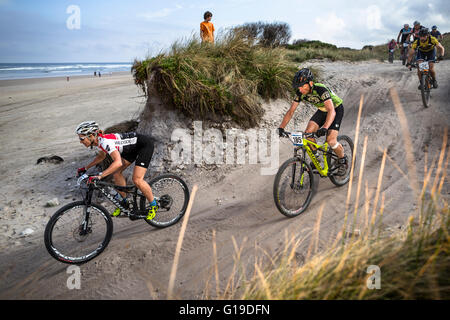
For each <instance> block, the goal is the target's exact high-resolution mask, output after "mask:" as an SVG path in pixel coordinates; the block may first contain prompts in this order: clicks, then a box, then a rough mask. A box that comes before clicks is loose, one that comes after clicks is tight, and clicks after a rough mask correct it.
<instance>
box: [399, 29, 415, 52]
mask: <svg viewBox="0 0 450 320" xmlns="http://www.w3.org/2000/svg"><path fill="white" fill-rule="evenodd" d="M411 36H412V28H410V27H409V24H407V23H405V24H404V25H403V28H402V29H401V30H400V32H399V33H398V36H397V43H400V54H401V55H403V53H404V51H405V47H404V46H403V44H404V43H408V44H409V43H411ZM400 37H401V39H400Z"/></svg>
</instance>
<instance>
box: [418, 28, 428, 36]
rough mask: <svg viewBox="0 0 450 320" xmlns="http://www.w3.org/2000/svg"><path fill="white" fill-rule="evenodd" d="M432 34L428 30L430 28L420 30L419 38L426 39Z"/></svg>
mask: <svg viewBox="0 0 450 320" xmlns="http://www.w3.org/2000/svg"><path fill="white" fill-rule="evenodd" d="M429 34H430V30H428V28H423V29H420V31H419V37H425V36H428V35H429Z"/></svg>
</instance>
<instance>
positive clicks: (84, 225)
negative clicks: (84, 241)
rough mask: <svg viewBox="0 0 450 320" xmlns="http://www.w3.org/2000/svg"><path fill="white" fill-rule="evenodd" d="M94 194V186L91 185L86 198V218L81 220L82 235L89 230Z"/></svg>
mask: <svg viewBox="0 0 450 320" xmlns="http://www.w3.org/2000/svg"><path fill="white" fill-rule="evenodd" d="M93 194H94V186H92V185H89V189H88V191H87V194H86V197H85V199H84V204H85V206H84V209H83V211H84V212H83V213H84V220H83V221H82V222H81V225H80V235H85V234H86V233H87V232H88V226H89V217H90V213H91V212H90V211H91V203H92V195H93Z"/></svg>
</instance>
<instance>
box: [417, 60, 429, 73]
mask: <svg viewBox="0 0 450 320" xmlns="http://www.w3.org/2000/svg"><path fill="white" fill-rule="evenodd" d="M429 68H430V67H429V65H428V61H424V62H421V63H419V70H420V71H424V70H429Z"/></svg>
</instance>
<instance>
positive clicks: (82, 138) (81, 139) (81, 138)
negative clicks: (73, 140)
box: [79, 136, 89, 141]
mask: <svg viewBox="0 0 450 320" xmlns="http://www.w3.org/2000/svg"><path fill="white" fill-rule="evenodd" d="M87 137H89V136H84V137H79V138H80V141H83V140H84V139H86V138H87Z"/></svg>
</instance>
